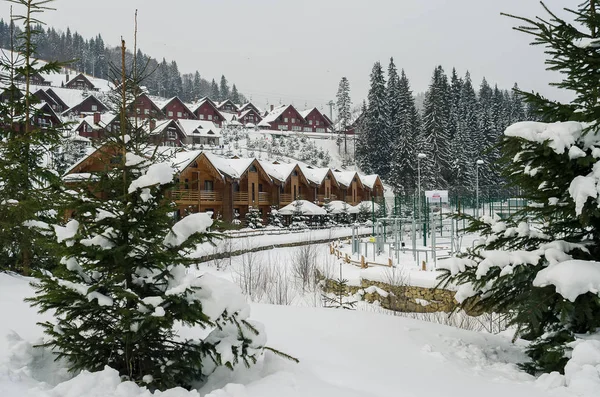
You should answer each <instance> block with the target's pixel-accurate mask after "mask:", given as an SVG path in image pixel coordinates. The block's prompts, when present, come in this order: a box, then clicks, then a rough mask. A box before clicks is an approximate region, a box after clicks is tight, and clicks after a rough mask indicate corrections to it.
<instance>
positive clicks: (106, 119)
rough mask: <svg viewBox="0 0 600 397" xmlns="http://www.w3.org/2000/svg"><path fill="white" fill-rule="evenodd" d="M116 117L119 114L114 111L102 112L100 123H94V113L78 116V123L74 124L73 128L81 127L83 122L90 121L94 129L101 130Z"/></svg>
mask: <svg viewBox="0 0 600 397" xmlns="http://www.w3.org/2000/svg"><path fill="white" fill-rule="evenodd" d="M116 117H117V114H115V113H112V112H108V113H101V114H100V123H98V124H96V123H94V115H89V116H85V117H82V118H78V119H77V121H78V123H77V124H75V125H74V127H73V130H77V129H79V127H80V126H81V124H82V123H84V122H86V123H88V124H89V125H90V126H91V127H92V129H93V130H101V129H103V128H105V127H106V126H107V125H109V124H110V123H112V122H113V121H114V119H115V118H116Z"/></svg>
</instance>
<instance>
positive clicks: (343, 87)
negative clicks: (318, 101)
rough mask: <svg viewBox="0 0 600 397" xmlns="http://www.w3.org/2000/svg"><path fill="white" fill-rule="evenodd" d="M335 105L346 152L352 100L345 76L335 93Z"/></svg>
mask: <svg viewBox="0 0 600 397" xmlns="http://www.w3.org/2000/svg"><path fill="white" fill-rule="evenodd" d="M336 105H337V110H338V119H339V123H340V132H341V133H342V134H344V154H347V153H348V139H347V133H348V127H349V126H350V119H351V117H352V113H351V111H350V107H351V106H352V101H351V100H350V83H349V82H348V79H347V78H346V77H342V79H341V80H340V85H339V87H338V92H337V95H336Z"/></svg>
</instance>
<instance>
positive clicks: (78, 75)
mask: <svg viewBox="0 0 600 397" xmlns="http://www.w3.org/2000/svg"><path fill="white" fill-rule="evenodd" d="M80 77H81V78H83V79H84V80H85V81H87V82H88V83H89V84H90V85H91V86H92V89H96V86H95V85H94V83H92V81H91V79H89V78H88V76H86V75H84V74H83V73H78V74H76V75H75V76H73V78H71V79H69V81H67V82H66V83H65V86H68V85H69V84H71V83H72V82H73V81H75V80H77V79H78V78H80Z"/></svg>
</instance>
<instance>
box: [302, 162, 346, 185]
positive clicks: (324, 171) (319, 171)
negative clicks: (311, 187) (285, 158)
mask: <svg viewBox="0 0 600 397" xmlns="http://www.w3.org/2000/svg"><path fill="white" fill-rule="evenodd" d="M298 166H299V167H300V169H301V170H302V173H303V174H304V176H305V177H306V179H307V180H308V181H309V182H312V183H313V184H315V185H317V186H321V185H322V184H323V181H324V180H325V177H326V176H327V175H328V174H329V176H330V178H332V180H333V182H334V183H335V184H336V185H337V184H338V183H337V181H336V179H335V176H334V175H333V172H332V171H331V169H330V168H316V167H313V166H311V165H307V164H304V163H298Z"/></svg>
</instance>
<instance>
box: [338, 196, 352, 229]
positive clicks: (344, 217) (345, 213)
mask: <svg viewBox="0 0 600 397" xmlns="http://www.w3.org/2000/svg"><path fill="white" fill-rule="evenodd" d="M336 222H337V223H339V224H342V225H349V224H351V223H352V215H350V206H349V205H348V203H346V202H345V201H344V202H343V204H342V210H341V211H340V213H339V214H337V216H336Z"/></svg>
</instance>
